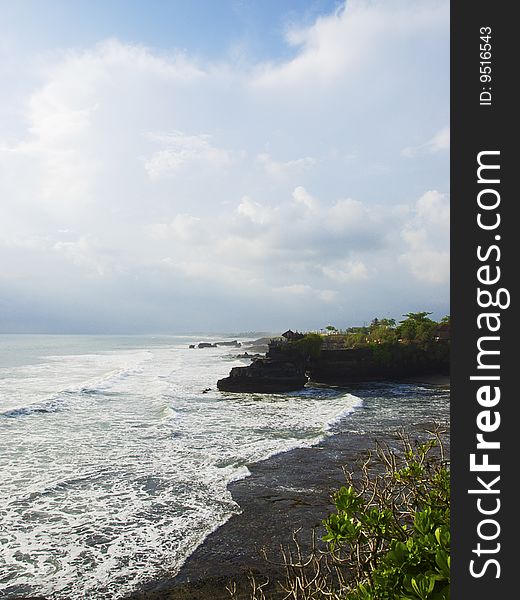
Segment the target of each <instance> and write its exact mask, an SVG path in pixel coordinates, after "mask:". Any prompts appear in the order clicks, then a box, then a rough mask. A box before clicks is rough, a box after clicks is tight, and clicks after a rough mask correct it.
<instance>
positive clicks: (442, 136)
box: [401, 127, 450, 158]
mask: <svg viewBox="0 0 520 600" xmlns="http://www.w3.org/2000/svg"><path fill="white" fill-rule="evenodd" d="M449 148H450V128H449V127H443V128H442V129H441V130H440V131H438V132H437V133H436V134H435V135H434V136H433V137H432V138H431V139H430V140H428V141H427V142H425V143H424V144H420V145H419V146H410V147H407V148H404V149H403V150H402V151H401V154H402V155H403V156H406V157H408V158H413V157H414V156H417V155H420V154H436V153H437V152H442V151H444V150H449Z"/></svg>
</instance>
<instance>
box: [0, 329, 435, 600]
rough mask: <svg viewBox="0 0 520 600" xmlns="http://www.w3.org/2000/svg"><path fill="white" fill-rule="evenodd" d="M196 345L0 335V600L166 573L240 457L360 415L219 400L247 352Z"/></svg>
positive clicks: (220, 496)
mask: <svg viewBox="0 0 520 600" xmlns="http://www.w3.org/2000/svg"><path fill="white" fill-rule="evenodd" d="M202 339H204V340H206V341H208V340H209V341H211V338H209V337H203V338H202ZM220 339H222V338H220ZM200 340H201V338H200V336H184V337H129V336H29V335H1V336H0V597H19V596H23V595H42V596H45V597H48V598H53V599H56V600H59V599H66V598H74V599H82V598H88V599H89V600H103V599H107V600H108V599H117V598H122V597H124V596H125V595H126V594H128V593H129V592H131V591H132V590H133V589H135V588H136V587H137V586H139V585H140V584H142V583H144V582H146V581H147V580H150V579H155V578H160V577H161V576H162V575H164V574H165V573H169V574H170V575H171V574H172V573H174V572H175V571H176V570H177V569H178V568H179V567H180V565H181V564H182V562H183V561H184V560H185V559H186V557H187V556H189V554H190V553H191V552H192V551H193V550H194V549H195V548H196V547H197V545H199V544H200V543H201V542H202V541H203V540H204V538H205V537H206V536H207V535H208V534H209V533H210V532H211V531H213V530H214V529H215V528H216V527H218V526H219V525H221V524H222V523H224V522H225V521H226V520H227V519H228V518H229V517H230V516H232V515H233V514H235V513H237V512H239V510H240V507H239V506H237V504H236V503H235V502H234V501H233V499H232V497H231V495H230V493H229V491H228V489H227V484H228V483H229V482H230V481H233V480H236V479H238V478H242V477H246V476H247V475H248V473H249V471H248V465H250V464H251V463H254V462H256V461H260V460H263V459H265V458H267V457H269V456H271V455H273V454H275V453H279V452H284V451H287V450H289V449H291V448H295V447H300V446H307V445H313V444H315V443H317V442H318V441H319V440H320V439H322V438H323V436H325V435H328V434H331V433H333V432H334V431H335V430H339V429H338V428H341V427H343V428H345V427H346V428H347V429H348V426H349V425H348V423H349V418H350V417H351V416H353V414H352V413H353V412H354V413H355V411H360V410H361V411H362V409H363V406H364V404H363V403H364V402H365V401H364V400H362V399H361V398H360V397H359V396H358V395H356V394H355V393H349V392H347V391H345V390H341V389H328V388H323V387H322V388H320V387H309V388H306V389H304V390H302V391H301V392H293V393H289V394H266V395H262V394H235V393H221V392H219V391H218V390H217V388H216V382H217V380H218V379H220V378H222V377H225V376H227V375H228V373H229V370H230V369H231V368H232V367H235V366H240V365H244V364H248V361H247V360H243V359H239V358H237V357H236V355H237V353H238V352H239V351H238V350H237V349H236V348H230V347H217V348H203V349H202V348H201V349H198V348H195V349H192V348H189V345H190V344H196V343H197V342H198V341H200ZM208 389H209V391H208ZM385 396H386V392H385V393H383V394H382V395H381V397H382V398H383V404H384V398H385ZM423 403H424V402H423ZM388 410H390V409H388ZM376 412H377V411H376ZM364 414H365V413H364ZM377 414H378V413H377ZM374 415H376V413H374ZM374 418H375V416H373V417H372V418H370V417H369V419H368V421H366V422H374ZM362 423H363V421H362Z"/></svg>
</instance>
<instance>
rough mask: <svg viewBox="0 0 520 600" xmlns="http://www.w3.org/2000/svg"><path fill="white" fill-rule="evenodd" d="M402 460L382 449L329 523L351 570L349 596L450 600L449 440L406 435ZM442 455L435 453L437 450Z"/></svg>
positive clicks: (337, 552)
mask: <svg viewBox="0 0 520 600" xmlns="http://www.w3.org/2000/svg"><path fill="white" fill-rule="evenodd" d="M404 443H405V451H404V454H403V455H402V457H400V459H399V460H398V457H397V455H396V454H395V453H394V452H392V451H390V450H389V449H388V448H378V450H377V452H376V458H377V460H376V461H375V464H377V463H379V464H380V465H381V466H382V467H383V468H380V469H379V472H378V473H375V474H374V473H373V472H372V473H371V472H370V471H371V470H372V467H373V464H372V465H371V462H372V461H371V460H369V461H367V462H366V463H365V465H364V466H363V467H362V476H361V479H360V481H359V480H358V483H357V485H355V482H354V480H355V477H354V474H349V475H347V479H349V482H350V485H348V486H345V487H342V488H341V489H340V490H339V491H338V492H337V493H336V494H335V497H334V503H335V507H336V512H335V513H333V514H331V515H330V516H329V517H328V519H327V520H326V521H325V522H324V524H325V527H326V530H327V533H326V535H325V536H324V538H323V539H324V541H326V542H327V543H328V544H329V549H330V552H331V554H332V556H333V557H334V559H335V560H336V561H337V562H338V563H340V564H344V565H345V566H346V567H347V568H348V569H349V575H348V577H347V578H346V582H345V584H344V586H343V587H344V592H343V595H338V596H336V597H337V598H345V599H348V600H447V599H448V598H449V591H450V473H449V468H448V464H447V462H446V461H445V460H444V456H443V452H442V446H439V443H438V440H436V439H432V440H429V441H427V442H425V443H422V444H418V445H417V446H413V445H412V444H411V443H410V442H409V440H405V442H404ZM435 448H437V449H438V450H439V449H440V453H437V454H436V455H434V454H433V452H432V451H433V450H434V449H435Z"/></svg>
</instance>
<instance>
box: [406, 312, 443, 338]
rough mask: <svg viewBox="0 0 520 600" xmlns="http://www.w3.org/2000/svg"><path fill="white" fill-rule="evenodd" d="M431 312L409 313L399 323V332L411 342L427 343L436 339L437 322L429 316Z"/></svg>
mask: <svg viewBox="0 0 520 600" xmlns="http://www.w3.org/2000/svg"><path fill="white" fill-rule="evenodd" d="M431 314H432V313H431V312H417V313H413V312H410V313H407V314H405V315H403V317H406V319H404V320H403V321H401V322H400V323H399V334H400V337H401V338H402V339H403V340H406V341H409V342H422V343H427V342H430V341H432V340H433V339H434V337H435V330H436V328H437V323H436V322H435V321H432V319H430V318H429V317H428V315H431Z"/></svg>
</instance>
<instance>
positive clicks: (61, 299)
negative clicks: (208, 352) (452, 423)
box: [0, 0, 449, 333]
mask: <svg viewBox="0 0 520 600" xmlns="http://www.w3.org/2000/svg"><path fill="white" fill-rule="evenodd" d="M43 5H44V8H42V6H43ZM0 9H1V10H2V20H1V22H0V39H1V40H2V41H1V42H0V76H1V77H2V80H3V83H4V85H3V87H4V89H6V90H8V93H7V94H3V95H2V98H1V99H0V159H1V160H0V203H1V204H0V206H1V211H2V217H3V218H2V219H1V223H0V261H1V263H0V264H1V265H2V266H1V267H0V302H1V304H2V311H1V316H0V330H1V331H28V332H29V331H42V332H107V333H108V332H129V333H130V332H183V331H194V330H197V331H201V330H208V331H238V330H252V329H257V330H264V331H265V330H277V329H280V328H286V327H292V328H293V329H294V328H295V327H296V328H300V329H305V328H319V327H322V326H324V325H325V324H327V323H334V324H335V325H337V326H341V327H342V326H348V325H352V324H359V323H362V322H364V321H367V320H370V319H371V318H372V317H373V316H391V317H395V318H399V317H400V316H401V315H402V314H403V313H405V312H408V311H415V310H430V311H432V312H433V313H434V316H435V317H438V318H440V317H441V316H443V315H444V314H447V313H449V304H448V301H449V196H448V192H449V3H448V2H444V1H441V0H431V1H430V0H417V1H414V0H385V1H383V0H381V1H377V0H372V1H365V0H351V1H349V2H348V3H346V4H344V3H342V2H330V1H325V0H316V1H314V2H305V1H286V2H260V1H253V0H249V1H245V0H243V1H238V0H237V1H233V2H231V1H229V2H225V1H223V2H210V1H209V0H208V1H200V2H187V1H185V2H180V1H177V2H176V1H170V2H159V1H156V2H146V3H144V2H138V1H129V2H128V1H127V2H122V1H109V2H97V1H95V2H89V3H85V2H65V1H63V2H53V1H47V2H45V3H41V2H36V1H20V2H17V3H14V2H0Z"/></svg>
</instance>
